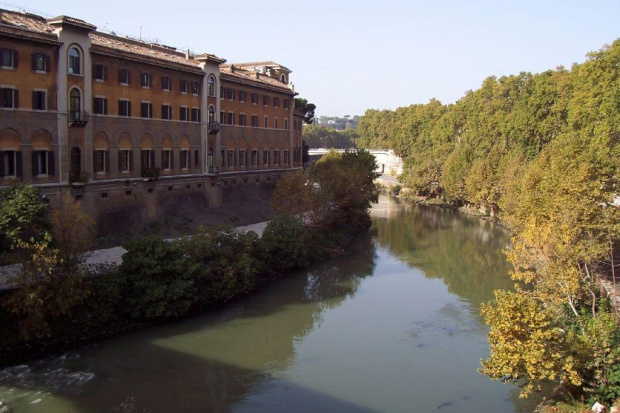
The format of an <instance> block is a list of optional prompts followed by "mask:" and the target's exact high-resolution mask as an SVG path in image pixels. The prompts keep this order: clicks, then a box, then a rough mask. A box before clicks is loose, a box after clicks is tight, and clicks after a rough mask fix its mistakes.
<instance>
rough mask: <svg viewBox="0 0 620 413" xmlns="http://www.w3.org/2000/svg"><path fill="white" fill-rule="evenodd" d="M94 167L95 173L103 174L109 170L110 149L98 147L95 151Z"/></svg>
mask: <svg viewBox="0 0 620 413" xmlns="http://www.w3.org/2000/svg"><path fill="white" fill-rule="evenodd" d="M93 157H94V159H93V169H94V171H95V173H98V174H102V173H106V172H107V171H108V159H109V158H108V151H106V150H105V149H97V150H95V152H94V153H93Z"/></svg>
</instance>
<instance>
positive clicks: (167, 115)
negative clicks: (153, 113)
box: [161, 104, 172, 120]
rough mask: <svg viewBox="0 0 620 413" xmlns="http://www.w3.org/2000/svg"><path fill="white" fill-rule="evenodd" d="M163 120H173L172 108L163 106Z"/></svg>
mask: <svg viewBox="0 0 620 413" xmlns="http://www.w3.org/2000/svg"><path fill="white" fill-rule="evenodd" d="M161 118H162V119H168V120H170V119H172V106H170V105H166V104H163V105H161Z"/></svg>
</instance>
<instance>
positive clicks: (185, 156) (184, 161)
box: [181, 149, 189, 170]
mask: <svg viewBox="0 0 620 413" xmlns="http://www.w3.org/2000/svg"><path fill="white" fill-rule="evenodd" d="M181 169H182V170H187V169H189V151H188V150H187V149H181Z"/></svg>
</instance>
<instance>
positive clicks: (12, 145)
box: [0, 128, 22, 151]
mask: <svg viewBox="0 0 620 413" xmlns="http://www.w3.org/2000/svg"><path fill="white" fill-rule="evenodd" d="M21 149H22V140H21V138H20V136H19V133H18V132H17V131H16V130H15V129H13V128H6V129H3V130H2V131H0V150H12V151H21Z"/></svg>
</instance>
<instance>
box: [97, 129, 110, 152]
mask: <svg viewBox="0 0 620 413" xmlns="http://www.w3.org/2000/svg"><path fill="white" fill-rule="evenodd" d="M93 149H94V150H106V151H107V150H108V149H110V140H109V139H108V135H106V134H105V132H101V131H99V132H97V133H95V136H94V138H93Z"/></svg>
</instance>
